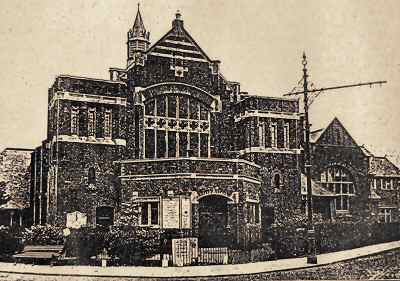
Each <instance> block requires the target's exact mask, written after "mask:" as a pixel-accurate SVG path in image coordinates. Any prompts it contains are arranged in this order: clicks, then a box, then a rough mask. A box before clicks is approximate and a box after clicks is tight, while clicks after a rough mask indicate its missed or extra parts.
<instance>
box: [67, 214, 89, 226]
mask: <svg viewBox="0 0 400 281" xmlns="http://www.w3.org/2000/svg"><path fill="white" fill-rule="evenodd" d="M86 223H87V215H86V214H85V213H81V212H78V211H76V212H72V213H68V214H67V223H66V227H67V228H75V229H78V228H81V227H82V226H84V225H86Z"/></svg>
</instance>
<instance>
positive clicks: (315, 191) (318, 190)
mask: <svg viewBox="0 0 400 281" xmlns="http://www.w3.org/2000/svg"><path fill="white" fill-rule="evenodd" d="M306 187H307V177H306V175H304V174H301V195H307V189H306ZM311 190H312V195H313V196H318V197H334V196H336V195H335V194H334V193H332V192H330V191H328V190H326V189H325V188H323V187H322V186H321V185H319V184H318V183H316V182H315V181H314V180H313V179H311Z"/></svg>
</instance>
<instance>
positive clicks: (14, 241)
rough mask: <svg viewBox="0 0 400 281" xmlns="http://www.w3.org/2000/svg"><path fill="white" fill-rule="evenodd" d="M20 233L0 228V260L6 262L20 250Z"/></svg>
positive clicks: (7, 228)
mask: <svg viewBox="0 0 400 281" xmlns="http://www.w3.org/2000/svg"><path fill="white" fill-rule="evenodd" d="M22 246H23V245H22V239H21V232H20V231H16V230H15V229H14V230H12V229H10V228H9V227H5V226H0V259H1V260H4V261H8V260H9V259H10V257H11V256H12V255H13V254H14V253H15V252H17V251H19V250H21V249H22Z"/></svg>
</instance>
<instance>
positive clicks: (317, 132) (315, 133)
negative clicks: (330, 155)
mask: <svg viewBox="0 0 400 281" xmlns="http://www.w3.org/2000/svg"><path fill="white" fill-rule="evenodd" d="M326 128H327V127H325V128H321V129H318V130H315V131H312V132H310V142H313V143H315V142H317V140H318V139H319V137H320V136H321V135H322V133H323V132H325V129H326Z"/></svg>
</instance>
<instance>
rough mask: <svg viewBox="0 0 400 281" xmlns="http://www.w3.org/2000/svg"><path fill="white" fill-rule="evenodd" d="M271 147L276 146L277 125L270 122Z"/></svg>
mask: <svg viewBox="0 0 400 281" xmlns="http://www.w3.org/2000/svg"><path fill="white" fill-rule="evenodd" d="M269 132H270V139H271V147H277V127H276V123H271V125H270V126H269Z"/></svg>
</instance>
